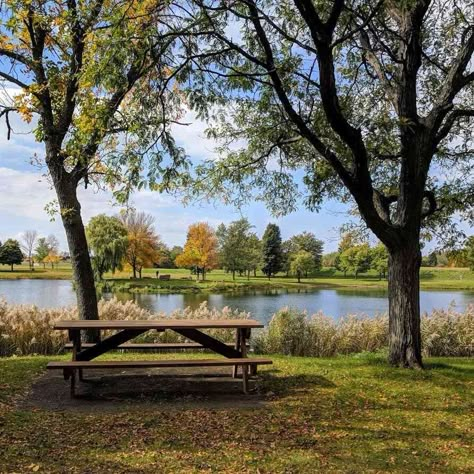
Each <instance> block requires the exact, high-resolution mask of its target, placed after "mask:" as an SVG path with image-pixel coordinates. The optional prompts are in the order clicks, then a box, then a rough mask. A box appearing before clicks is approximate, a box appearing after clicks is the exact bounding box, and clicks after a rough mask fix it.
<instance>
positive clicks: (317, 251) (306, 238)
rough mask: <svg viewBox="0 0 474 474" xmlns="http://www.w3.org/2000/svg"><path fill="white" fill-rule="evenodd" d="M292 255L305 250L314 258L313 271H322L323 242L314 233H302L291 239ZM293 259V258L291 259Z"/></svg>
mask: <svg viewBox="0 0 474 474" xmlns="http://www.w3.org/2000/svg"><path fill="white" fill-rule="evenodd" d="M289 245H290V254H291V253H298V252H299V251H300V250H305V251H306V252H309V253H310V254H311V255H312V256H313V270H320V269H321V266H322V260H323V242H322V241H321V240H318V239H317V238H316V236H315V235H314V234H313V233H312V232H302V233H301V234H297V235H294V236H293V237H291V238H290V241H289ZM290 259H291V257H290Z"/></svg>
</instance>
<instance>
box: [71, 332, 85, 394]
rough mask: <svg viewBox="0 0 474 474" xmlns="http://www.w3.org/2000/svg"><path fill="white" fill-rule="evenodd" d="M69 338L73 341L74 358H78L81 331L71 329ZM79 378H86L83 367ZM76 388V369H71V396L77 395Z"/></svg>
mask: <svg viewBox="0 0 474 474" xmlns="http://www.w3.org/2000/svg"><path fill="white" fill-rule="evenodd" d="M69 339H70V340H71V341H72V360H77V354H78V353H79V352H80V351H81V331H80V329H79V330H70V331H69ZM79 380H81V381H82V380H84V377H83V374H82V369H79ZM75 389H76V371H75V370H74V369H73V370H72V371H71V397H74V396H75Z"/></svg>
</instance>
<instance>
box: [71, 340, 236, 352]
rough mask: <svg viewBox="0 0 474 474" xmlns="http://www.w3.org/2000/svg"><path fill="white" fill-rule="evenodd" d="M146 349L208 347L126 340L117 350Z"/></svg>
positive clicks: (86, 344) (191, 344)
mask: <svg viewBox="0 0 474 474" xmlns="http://www.w3.org/2000/svg"><path fill="white" fill-rule="evenodd" d="M226 345H227V346H230V347H234V344H231V343H227V344H226ZM93 346H95V344H94V343H82V348H84V349H87V348H89V347H93ZM72 348H73V344H72V343H67V344H65V345H64V349H72ZM138 349H140V350H145V349H150V350H153V349H157V350H160V351H161V350H174V349H207V348H206V347H204V346H203V345H202V344H198V343H195V342H140V343H134V342H126V343H124V344H120V345H119V346H117V350H132V351H133V350H138Z"/></svg>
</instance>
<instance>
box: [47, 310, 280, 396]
mask: <svg viewBox="0 0 474 474" xmlns="http://www.w3.org/2000/svg"><path fill="white" fill-rule="evenodd" d="M262 327H263V325H262V324H261V323H259V322H258V321H255V320H252V319H234V320H232V319H227V320H183V319H161V320H158V319H151V320H74V321H58V322H56V323H55V324H54V326H53V328H54V329H55V330H58V331H64V330H67V331H68V336H69V341H70V343H68V344H66V346H65V347H66V348H67V349H72V360H71V361H70V362H68V361H61V362H49V363H48V365H47V368H48V369H50V370H62V371H63V374H64V378H65V380H71V396H74V395H75V387H76V373H77V375H78V377H79V380H83V370H84V369H127V368H149V367H222V366H230V367H232V368H233V370H232V376H233V377H234V378H235V377H238V375H239V374H238V369H239V367H240V368H241V374H242V382H243V391H244V393H248V378H249V375H255V374H256V370H257V366H258V365H263V364H271V363H272V361H271V360H269V359H263V358H253V357H252V358H248V357H247V347H248V340H249V338H250V334H251V330H252V329H254V328H262ZM91 329H93V330H97V331H99V332H100V331H110V330H112V331H116V332H115V333H113V334H112V335H111V336H108V337H106V338H104V339H101V340H100V341H98V342H96V343H83V342H82V339H81V331H88V330H91ZM203 329H229V330H235V343H234V344H226V343H224V342H222V341H220V340H219V339H217V338H215V337H213V336H210V335H209V334H206V333H205V332H203V331H202V330H203ZM166 330H171V331H174V332H176V333H178V334H180V335H181V336H183V337H184V338H185V339H186V340H187V341H190V342H184V343H130V342H128V341H131V340H132V339H134V338H136V337H138V336H140V335H141V334H144V333H145V332H147V331H158V332H163V331H166ZM117 349H119V350H137V349H138V350H144V349H155V350H156V349H158V350H160V351H161V350H176V349H179V350H182V349H208V350H210V351H212V352H214V353H216V354H219V355H221V356H224V358H216V359H191V360H189V359H188V360H184V359H178V360H176V359H172V360H164V359H156V360H119V361H117V360H115V361H102V360H100V361H94V360H93V359H95V358H96V357H98V356H100V355H102V354H105V353H107V352H109V351H113V350H117ZM249 372H250V374H249Z"/></svg>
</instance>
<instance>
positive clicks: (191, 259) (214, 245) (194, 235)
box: [176, 222, 218, 280]
mask: <svg viewBox="0 0 474 474" xmlns="http://www.w3.org/2000/svg"><path fill="white" fill-rule="evenodd" d="M217 252H218V242H217V237H216V233H215V232H214V229H213V228H212V227H211V226H210V225H209V224H208V223H206V222H198V223H196V224H192V225H190V226H189V228H188V235H187V238H186V243H185V244H184V249H183V253H182V254H180V255H178V256H177V257H176V266H178V267H181V268H190V269H195V270H196V277H197V278H199V274H201V275H202V279H203V280H205V279H206V272H208V271H209V270H212V269H213V268H217V264H218V253H217Z"/></svg>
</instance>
